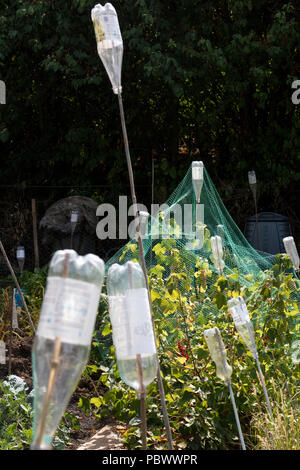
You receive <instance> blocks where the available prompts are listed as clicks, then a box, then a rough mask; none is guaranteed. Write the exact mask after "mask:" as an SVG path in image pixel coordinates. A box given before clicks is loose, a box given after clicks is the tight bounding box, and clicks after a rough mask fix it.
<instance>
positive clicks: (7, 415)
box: [0, 375, 79, 450]
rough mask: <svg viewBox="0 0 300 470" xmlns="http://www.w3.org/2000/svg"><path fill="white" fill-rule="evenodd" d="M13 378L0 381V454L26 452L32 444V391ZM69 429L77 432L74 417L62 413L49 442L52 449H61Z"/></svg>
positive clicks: (64, 445) (16, 378)
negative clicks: (51, 440)
mask: <svg viewBox="0 0 300 470" xmlns="http://www.w3.org/2000/svg"><path fill="white" fill-rule="evenodd" d="M28 391H29V389H28V386H27V385H26V382H25V381H24V380H23V379H22V378H21V377H18V376H16V375H9V376H8V377H7V378H6V379H5V380H2V381H0V450H26V449H29V448H30V443H31V440H32V420H33V407H32V400H33V391H31V392H30V393H28ZM71 429H79V422H78V419H77V418H76V416H74V415H73V414H72V413H69V412H66V413H65V414H64V417H63V420H62V422H61V424H60V425H59V427H58V429H57V432H56V435H55V437H54V440H53V448H54V449H56V450H61V449H64V448H65V447H66V446H67V445H68V443H69V439H70V431H71Z"/></svg>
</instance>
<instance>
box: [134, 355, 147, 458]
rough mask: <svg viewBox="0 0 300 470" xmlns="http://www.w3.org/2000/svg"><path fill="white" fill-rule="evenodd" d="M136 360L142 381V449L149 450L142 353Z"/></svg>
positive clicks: (140, 380)
mask: <svg viewBox="0 0 300 470" xmlns="http://www.w3.org/2000/svg"><path fill="white" fill-rule="evenodd" d="M136 362H137V367H138V374H139V383H140V390H139V392H138V393H139V394H140V400H141V434H142V449H143V450H147V421H146V393H147V392H146V389H145V386H144V380H143V368H142V358H141V355H140V354H137V355H136Z"/></svg>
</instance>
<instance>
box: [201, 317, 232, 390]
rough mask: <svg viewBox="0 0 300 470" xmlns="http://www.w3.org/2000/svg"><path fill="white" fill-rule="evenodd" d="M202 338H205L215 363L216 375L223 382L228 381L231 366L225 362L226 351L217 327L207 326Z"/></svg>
mask: <svg viewBox="0 0 300 470" xmlns="http://www.w3.org/2000/svg"><path fill="white" fill-rule="evenodd" d="M204 338H205V340H206V343H207V346H208V349H209V352H210V355H211V358H212V360H213V361H214V363H215V364H216V374H217V377H219V378H220V379H222V380H224V381H225V382H228V381H230V377H231V374H232V367H231V366H230V365H229V364H228V362H227V353H226V349H225V346H224V343H223V340H222V336H221V333H220V331H219V328H218V327H217V326H215V327H214V328H209V329H208V330H205V331H204Z"/></svg>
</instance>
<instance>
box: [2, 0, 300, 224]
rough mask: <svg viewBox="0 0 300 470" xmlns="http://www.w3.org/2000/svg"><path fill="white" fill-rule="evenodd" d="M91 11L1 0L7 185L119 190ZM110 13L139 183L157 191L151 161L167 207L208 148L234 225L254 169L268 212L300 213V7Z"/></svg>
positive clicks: (200, 6)
mask: <svg viewBox="0 0 300 470" xmlns="http://www.w3.org/2000/svg"><path fill="white" fill-rule="evenodd" d="M93 6H94V1H92V0H89V1H85V2H83V1H80V0H75V1H70V0H69V1H63V0H57V1H55V2H53V1H42V0H38V1H35V2H32V1H30V0H11V1H9V2H4V3H3V6H2V8H1V13H0V51H1V52H0V79H1V80H4V81H5V83H6V85H7V104H6V105H5V106H1V107H0V142H1V144H2V147H3V148H2V152H3V155H5V157H6V158H5V161H6V162H7V164H5V165H3V166H2V171H1V178H2V179H1V182H2V183H3V184H18V185H21V186H22V187H23V186H24V185H30V184H34V185H36V184H81V185H83V184H86V185H91V184H99V183H100V184H101V183H104V184H105V185H109V184H111V185H113V186H114V188H115V189H116V194H122V193H124V191H125V182H124V178H123V174H124V169H125V167H126V163H125V159H124V153H123V143H122V139H121V130H120V123H119V116H118V108H117V102H116V100H115V96H114V95H113V93H112V92H111V86H110V83H109V80H108V77H107V75H106V72H105V70H104V67H103V66H102V64H101V62H100V59H99V58H98V55H97V52H96V43H95V38H94V32H93V27H92V22H91V19H90V10H91V8H92V7H93ZM114 6H115V7H116V9H117V11H118V15H119V21H120V26H121V30H122V34H123V39H124V46H125V48H124V62H123V74H122V77H123V88H124V101H125V108H126V117H127V125H128V135H129V137H130V141H131V144H132V145H131V149H132V158H133V164H134V170H135V174H136V177H137V179H138V181H139V184H141V185H143V184H149V181H150V171H151V159H152V157H156V159H157V162H156V163H157V172H156V174H157V176H156V184H157V187H159V188H160V198H161V200H164V199H165V196H166V195H167V194H169V192H170V186H171V188H172V187H174V186H175V184H176V180H177V179H178V177H180V176H181V175H182V174H183V173H184V171H185V169H186V161H187V159H188V160H190V159H192V158H194V156H195V155H199V154H200V157H201V159H202V160H203V161H204V162H205V164H206V166H207V168H208V170H209V172H210V173H211V175H212V176H213V177H214V178H215V179H216V180H218V182H220V183H222V185H221V186H222V190H221V191H222V196H224V197H226V198H227V199H230V200H231V202H232V210H235V211H236V213H237V214H238V218H240V217H241V218H243V217H244V211H245V208H247V202H246V201H245V203H244V204H242V205H241V200H240V199H236V198H233V196H234V194H236V189H237V186H238V187H240V189H241V191H245V192H246V184H247V182H246V177H245V175H246V171H247V169H249V168H250V166H253V167H254V166H255V168H256V171H257V174H258V176H259V180H260V182H261V185H260V193H261V196H262V197H261V199H260V201H261V204H262V205H265V206H267V205H268V204H269V206H271V207H274V205H276V206H277V207H284V208H287V207H288V205H289V203H290V205H291V207H294V209H295V210H297V202H296V201H297V198H296V196H295V191H296V190H297V184H298V182H299V176H300V173H299V168H298V164H299V149H300V140H299V139H300V137H299V126H300V124H299V123H300V120H299V112H300V106H295V105H293V104H292V101H291V94H292V90H291V84H292V82H293V81H294V80H296V79H299V76H298V72H299V70H298V63H299V37H300V29H299V28H300V26H299V21H298V14H299V11H298V7H297V5H296V1H295V0H291V1H288V0H279V1H277V2H276V3H275V4H274V2H271V1H264V2H262V1H259V2H253V1H247V2H244V1H241V0H231V1H230V2H224V1H223V0H214V1H212V0H209V1H205V2H194V1H191V0H184V1H181V2H177V3H176V5H174V2H172V3H171V2H166V1H165V0H164V1H162V0H146V1H136V0H135V1H133V0H126V1H124V0H118V1H116V2H115V3H114ZM137 123H138V125H137ZM197 158H198V157H197ZM287 162H288V165H287ZM66 168H68V171H65V169H66ZM99 175H103V178H102V180H100V181H99ZM104 179H105V182H104ZM241 181H244V182H245V183H241ZM126 184H127V183H126ZM104 191H105V190H104ZM144 191H145V189H144ZM283 193H284V197H283V196H282V194H283ZM106 194H107V196H108V195H110V197H111V193H109V190H107V193H106ZM143 196H144V194H143ZM147 196H148V197H150V195H149V194H148V195H147Z"/></svg>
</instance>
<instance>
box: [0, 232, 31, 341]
mask: <svg viewBox="0 0 300 470" xmlns="http://www.w3.org/2000/svg"><path fill="white" fill-rule="evenodd" d="M0 249H1V251H2V254H3V256H4V259H5V261H6V264H7V266H8V269H9V270H10V273H11V275H12V277H13V280H14V282H15V285H16V288H17V289H18V292H19V294H20V296H21V299H22V303H23V307H24V308H25V310H26V313H27V316H28V320H29V323H30V326H31V329H32V331H33V333H35V328H34V325H33V322H32V319H31V316H30V313H29V310H28V307H27V304H26V302H25V299H24V296H23V292H22V291H21V288H20V285H19V283H18V280H17V278H16V275H15V273H14V270H13V268H12V265H11V264H10V262H9V259H8V257H7V254H6V251H5V249H4V246H3V245H2V242H1V240H0Z"/></svg>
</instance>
